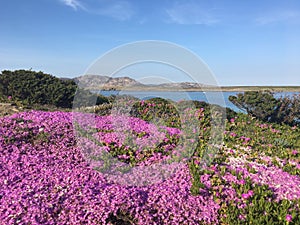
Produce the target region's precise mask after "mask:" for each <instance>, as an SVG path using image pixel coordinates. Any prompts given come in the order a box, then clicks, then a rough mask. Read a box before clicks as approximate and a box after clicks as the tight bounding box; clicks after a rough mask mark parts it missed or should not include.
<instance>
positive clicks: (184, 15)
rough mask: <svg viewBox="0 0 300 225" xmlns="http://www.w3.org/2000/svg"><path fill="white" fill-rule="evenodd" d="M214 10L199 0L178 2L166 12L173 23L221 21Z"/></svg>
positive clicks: (205, 23) (210, 23)
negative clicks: (197, 0) (196, 0)
mask: <svg viewBox="0 0 300 225" xmlns="http://www.w3.org/2000/svg"><path fill="white" fill-rule="evenodd" d="M213 10H214V9H213V7H208V6H205V5H201V4H200V3H199V2H187V3H186V2H185V3H178V2H177V3H175V4H174V5H173V6H172V7H171V8H169V9H167V10H166V13H167V15H168V17H169V19H170V22H172V23H177V24H201V25H212V24H215V23H218V22H219V20H218V19H217V18H216V16H215V15H214V14H213Z"/></svg>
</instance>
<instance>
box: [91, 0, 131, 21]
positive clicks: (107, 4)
mask: <svg viewBox="0 0 300 225" xmlns="http://www.w3.org/2000/svg"><path fill="white" fill-rule="evenodd" d="M102 3H103V4H102V5H101V7H99V8H94V9H91V10H90V11H91V12H93V13H96V14H99V15H102V16H107V17H111V18H114V19H116V20H120V21H124V20H129V19H130V18H131V17H132V15H133V14H134V10H133V8H132V5H131V4H130V3H129V2H127V1H103V2H102Z"/></svg>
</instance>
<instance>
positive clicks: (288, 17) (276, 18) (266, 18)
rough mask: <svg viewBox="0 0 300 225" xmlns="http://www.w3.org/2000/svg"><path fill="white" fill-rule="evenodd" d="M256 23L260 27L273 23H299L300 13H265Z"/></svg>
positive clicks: (290, 11)
mask: <svg viewBox="0 0 300 225" xmlns="http://www.w3.org/2000/svg"><path fill="white" fill-rule="evenodd" d="M255 21H256V23H257V24H260V25H267V24H272V23H299V21H300V12H299V11H293V10H285V11H284V10H282V11H277V12H272V13H265V14H264V15H263V16H260V17H258V18H257V19H256V20H255Z"/></svg>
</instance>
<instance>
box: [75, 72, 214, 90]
mask: <svg viewBox="0 0 300 225" xmlns="http://www.w3.org/2000/svg"><path fill="white" fill-rule="evenodd" d="M73 80H74V81H75V82H76V83H77V84H78V85H79V86H80V87H81V88H86V89H89V90H119V89H123V88H128V89H145V90H149V89H154V90H160V89H162V90H164V89H171V90H174V89H175V90H176V89H201V88H203V87H213V86H209V85H204V84H198V83H193V82H179V83H163V84H147V85H146V84H142V83H140V82H138V81H136V80H134V79H132V78H130V77H108V76H101V75H84V76H80V77H76V78H74V79H73Z"/></svg>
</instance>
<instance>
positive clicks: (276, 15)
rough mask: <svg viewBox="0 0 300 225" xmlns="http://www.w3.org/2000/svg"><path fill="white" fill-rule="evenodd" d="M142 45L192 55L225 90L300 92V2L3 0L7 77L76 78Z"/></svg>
mask: <svg viewBox="0 0 300 225" xmlns="http://www.w3.org/2000/svg"><path fill="white" fill-rule="evenodd" d="M141 40H162V41H168V42H172V43H175V44H178V45H181V46H183V47H185V48H187V49H189V50H191V51H193V52H194V53H196V54H197V55H198V56H199V57H200V58H201V59H202V60H203V61H204V62H205V63H206V64H207V65H208V66H209V67H210V69H211V70H212V71H213V73H214V75H215V77H216V79H217V81H218V83H219V84H220V85H300V1H298V0H294V1H292V0H285V1H283V0H282V1H277V0H272V1H271V0H270V1H267V0H254V1H238V0H223V1H221V0H219V1H217V0H210V1H208V0H207V1H201V0H181V1H173V0H160V1H156V0H153V1H144V0H139V1H138V0H132V1H129V0H128V1H126V0H26V1H24V0H7V1H0V69H1V70H4V69H9V70H15V69H30V68H32V69H33V70H38V71H39V70H41V71H44V72H46V73H50V74H53V75H55V76H58V77H74V76H78V75H81V74H83V73H84V72H85V71H86V69H87V68H88V66H89V65H90V64H91V63H92V62H93V61H94V60H95V59H97V58H98V57H99V56H101V55H103V54H104V53H105V52H107V51H109V50H111V49H112V48H115V47H117V46H119V45H124V44H126V43H130V42H134V41H141ZM178 57H180V56H178ZM166 76H168V75H166ZM169 76H171V75H169Z"/></svg>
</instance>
